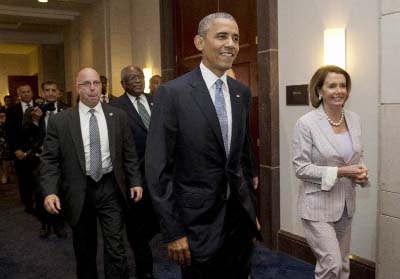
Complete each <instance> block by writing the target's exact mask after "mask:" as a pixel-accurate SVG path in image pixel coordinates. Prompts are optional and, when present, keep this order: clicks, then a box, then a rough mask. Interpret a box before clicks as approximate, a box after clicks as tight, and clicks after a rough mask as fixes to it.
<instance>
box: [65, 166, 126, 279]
mask: <svg viewBox="0 0 400 279" xmlns="http://www.w3.org/2000/svg"><path fill="white" fill-rule="evenodd" d="M87 180H88V182H87V191H86V197H85V204H84V208H83V210H82V213H81V216H80V218H79V221H78V223H77V224H76V225H75V226H73V227H72V234H73V243H74V251H75V258H76V270H77V277H78V279H97V278H98V277H97V266H96V254H97V219H98V220H99V223H100V227H101V230H102V233H103V239H104V273H105V278H106V279H127V278H128V265H127V258H126V253H125V247H124V243H123V209H122V203H123V202H124V201H123V200H122V199H123V197H122V194H121V192H120V190H119V188H118V186H117V183H116V180H115V178H114V174H113V172H111V173H108V174H105V175H103V177H102V179H101V180H100V181H99V182H95V181H94V180H92V179H91V178H90V177H88V179H87Z"/></svg>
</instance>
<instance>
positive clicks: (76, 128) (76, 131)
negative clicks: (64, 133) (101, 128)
mask: <svg viewBox="0 0 400 279" xmlns="http://www.w3.org/2000/svg"><path fill="white" fill-rule="evenodd" d="M70 117H71V121H69V123H68V125H69V131H70V133H71V137H72V141H73V142H74V146H75V150H76V153H77V154H78V158H79V164H80V165H81V168H82V170H83V171H84V172H85V171H86V164H85V151H84V148H83V141H82V132H81V121H80V118H79V106H75V108H73V109H72V110H71V112H70Z"/></svg>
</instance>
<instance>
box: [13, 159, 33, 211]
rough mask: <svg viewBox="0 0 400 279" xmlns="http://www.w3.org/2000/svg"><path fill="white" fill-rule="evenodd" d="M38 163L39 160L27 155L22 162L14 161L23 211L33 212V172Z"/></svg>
mask: <svg viewBox="0 0 400 279" xmlns="http://www.w3.org/2000/svg"><path fill="white" fill-rule="evenodd" d="M38 163H39V158H38V157H36V156H33V155H28V156H27V157H26V158H25V159H23V160H18V159H15V160H14V167H15V172H16V174H17V178H18V187H19V195H20V197H21V201H22V204H23V205H24V206H25V211H26V212H28V213H33V212H34V209H33V207H34V192H35V190H36V179H35V175H34V171H35V169H36V167H37V165H38Z"/></svg>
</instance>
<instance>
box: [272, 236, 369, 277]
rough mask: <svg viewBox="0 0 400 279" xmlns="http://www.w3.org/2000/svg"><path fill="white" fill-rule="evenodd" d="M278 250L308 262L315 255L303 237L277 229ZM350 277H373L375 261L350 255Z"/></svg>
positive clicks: (313, 260)
mask: <svg viewBox="0 0 400 279" xmlns="http://www.w3.org/2000/svg"><path fill="white" fill-rule="evenodd" d="M278 250H279V251H280V252H283V253H286V254H288V255H291V256H293V257H295V258H298V259H301V260H303V261H305V262H308V263H310V264H313V265H314V264H315V257H314V255H313V253H312V251H311V249H310V247H309V246H308V244H307V241H306V239H305V238H304V237H301V236H298V235H295V234H293V233H290V232H287V231H284V230H279V232H278ZM350 279H375V263H374V262H372V261H369V260H366V259H363V258H361V257H358V256H355V255H350Z"/></svg>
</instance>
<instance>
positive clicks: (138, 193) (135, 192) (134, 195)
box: [131, 186, 143, 202]
mask: <svg viewBox="0 0 400 279" xmlns="http://www.w3.org/2000/svg"><path fill="white" fill-rule="evenodd" d="M142 196H143V188H142V186H135V187H132V188H131V199H133V201H134V202H138V201H140V200H141V199H142Z"/></svg>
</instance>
